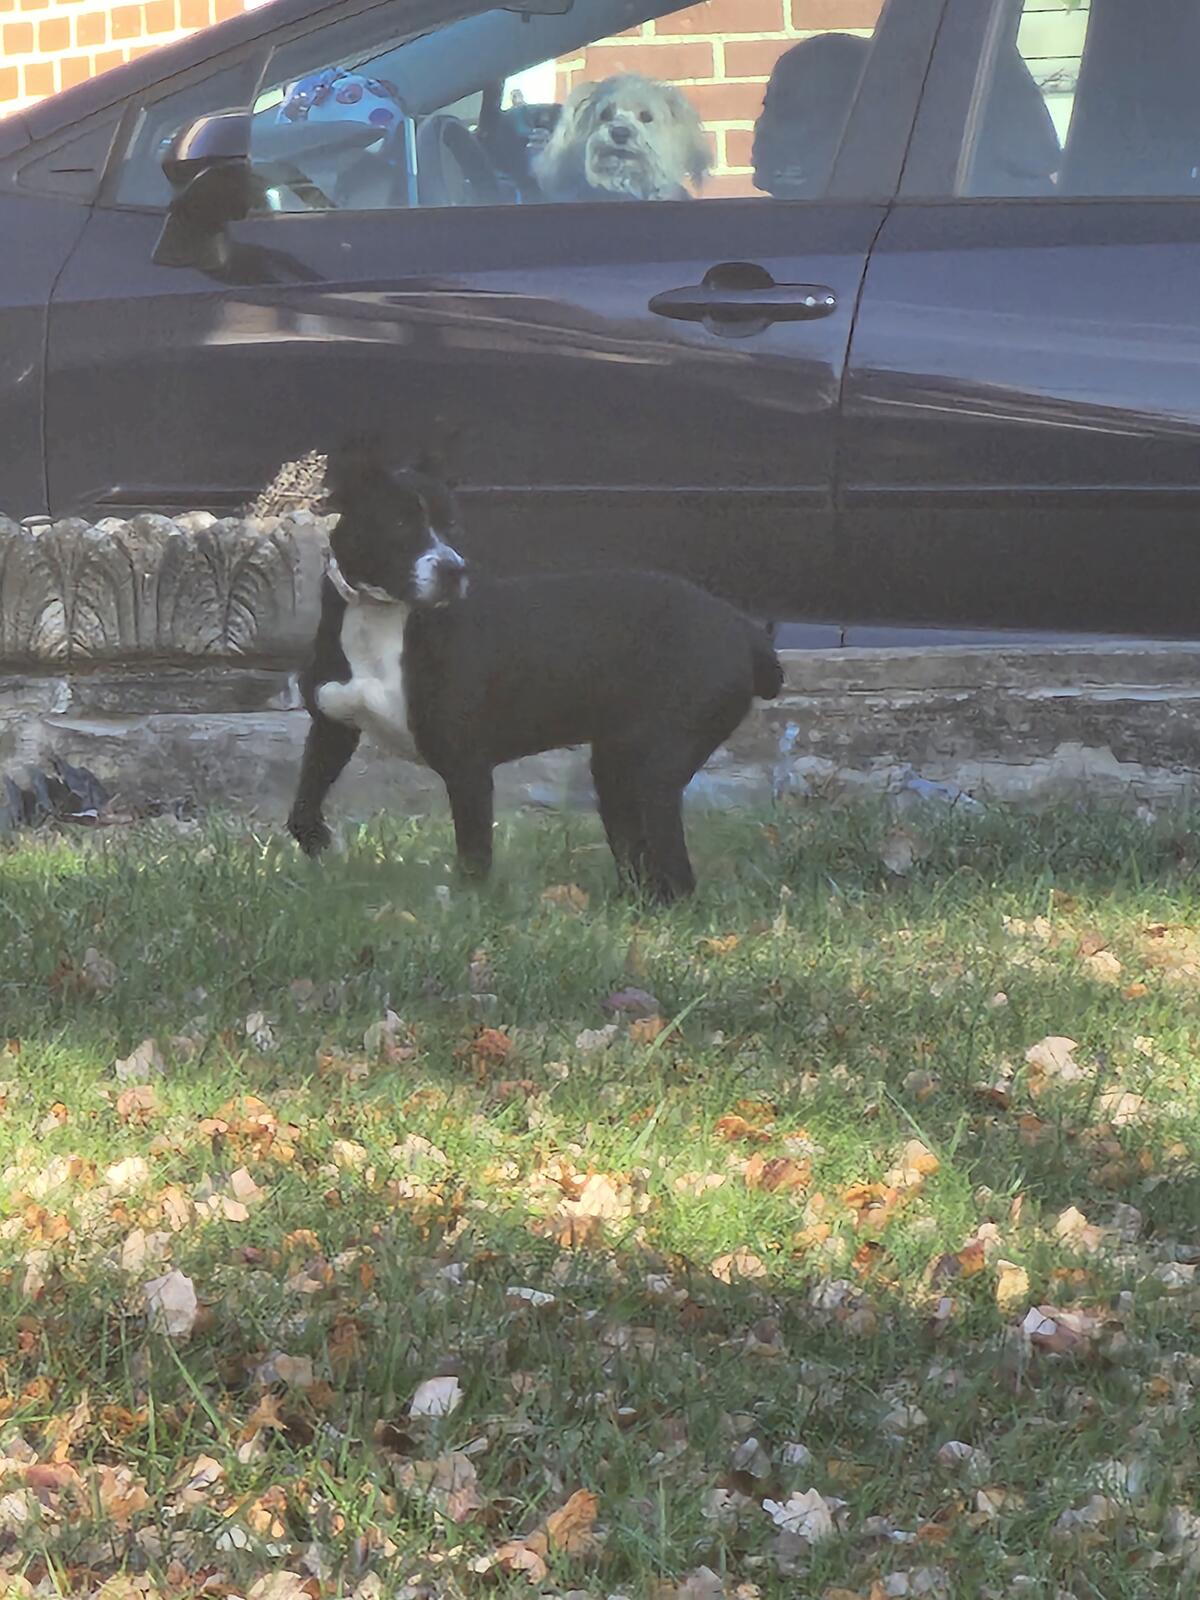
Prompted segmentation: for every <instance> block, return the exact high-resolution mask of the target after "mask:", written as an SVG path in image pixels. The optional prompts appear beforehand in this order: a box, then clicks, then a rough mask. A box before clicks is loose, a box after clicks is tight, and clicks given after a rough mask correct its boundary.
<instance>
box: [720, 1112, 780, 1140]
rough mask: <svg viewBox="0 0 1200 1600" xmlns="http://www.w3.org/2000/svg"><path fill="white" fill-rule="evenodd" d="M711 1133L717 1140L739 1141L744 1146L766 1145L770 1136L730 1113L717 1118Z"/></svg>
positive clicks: (743, 1118) (742, 1118)
mask: <svg viewBox="0 0 1200 1600" xmlns="http://www.w3.org/2000/svg"><path fill="white" fill-rule="evenodd" d="M713 1132H714V1133H715V1134H716V1135H717V1137H718V1138H719V1139H728V1140H729V1141H730V1143H731V1144H732V1143H734V1142H735V1141H740V1142H743V1143H745V1144H766V1143H767V1142H768V1140H769V1139H770V1137H771V1135H770V1134H769V1133H766V1132H764V1131H763V1129H762V1128H756V1127H755V1126H754V1125H753V1123H750V1122H747V1121H746V1119H745V1117H741V1116H738V1115H737V1114H736V1113H734V1112H730V1113H729V1114H728V1115H726V1116H724V1117H718V1118H717V1120H716V1121H715V1122H714V1123H713Z"/></svg>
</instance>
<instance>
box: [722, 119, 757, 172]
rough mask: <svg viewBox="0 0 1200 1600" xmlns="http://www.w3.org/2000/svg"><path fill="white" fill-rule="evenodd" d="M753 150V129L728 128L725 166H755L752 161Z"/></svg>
mask: <svg viewBox="0 0 1200 1600" xmlns="http://www.w3.org/2000/svg"><path fill="white" fill-rule="evenodd" d="M753 148H754V129H753V128H726V130H725V165H726V166H727V167H750V166H753V165H754V163H753V161H752V159H751V155H752V151H753Z"/></svg>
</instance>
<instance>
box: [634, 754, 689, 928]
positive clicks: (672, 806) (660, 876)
mask: <svg viewBox="0 0 1200 1600" xmlns="http://www.w3.org/2000/svg"><path fill="white" fill-rule="evenodd" d="M640 789H641V812H642V826H643V827H644V829H645V832H646V853H645V861H644V865H643V871H642V876H643V879H644V882H645V887H646V888H647V889H648V890H649V892H650V893H651V894H652V895H653V896H654V898H655V899H656V900H660V901H662V902H663V903H664V904H666V903H668V902H670V901H672V900H679V899H682V898H683V897H684V896H685V895H689V894H691V892H692V890H693V889H695V887H696V875H695V873H694V872H693V871H692V863H691V859H690V857H689V856H688V848H687V839H686V838H685V836H684V831H683V786H682V785H680V784H676V783H673V782H672V781H671V780H670V779H669V778H664V777H663V776H661V775H660V774H658V773H653V772H651V773H647V774H646V775H645V776H644V777H643V779H642V782H641V784H640Z"/></svg>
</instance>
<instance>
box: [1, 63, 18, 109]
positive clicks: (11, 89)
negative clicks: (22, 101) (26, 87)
mask: <svg viewBox="0 0 1200 1600" xmlns="http://www.w3.org/2000/svg"><path fill="white" fill-rule="evenodd" d="M20 87H21V80H20V79H19V78H18V77H17V69H16V67H0V101H3V100H15V99H16V98H17V94H18V93H19V91H20Z"/></svg>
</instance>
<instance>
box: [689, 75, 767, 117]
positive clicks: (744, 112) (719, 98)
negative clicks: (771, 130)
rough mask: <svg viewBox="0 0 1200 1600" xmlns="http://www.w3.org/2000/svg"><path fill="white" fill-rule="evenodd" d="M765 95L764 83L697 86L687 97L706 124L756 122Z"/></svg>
mask: <svg viewBox="0 0 1200 1600" xmlns="http://www.w3.org/2000/svg"><path fill="white" fill-rule="evenodd" d="M763 93H764V86H763V85H762V84H761V83H697V84H693V85H691V86H690V87H689V89H688V92H687V97H688V99H689V100H690V101H691V102H692V104H693V105H694V106H695V108H696V110H697V111H698V112H699V113H700V116H701V118H702V120H703V121H705V122H754V121H756V120H757V118H758V114H759V112H760V111H761V110H762V104H763Z"/></svg>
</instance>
